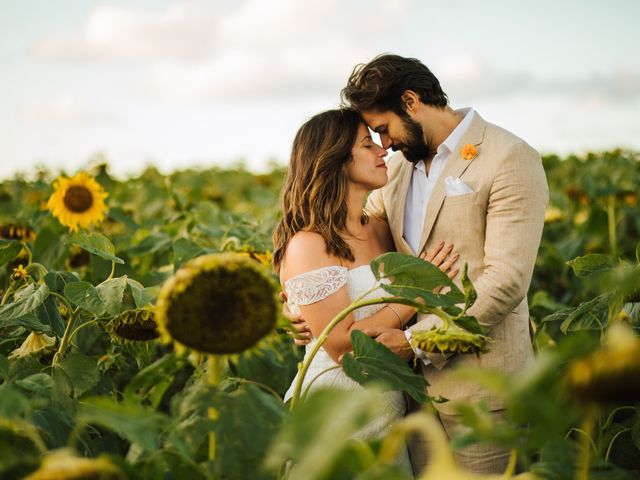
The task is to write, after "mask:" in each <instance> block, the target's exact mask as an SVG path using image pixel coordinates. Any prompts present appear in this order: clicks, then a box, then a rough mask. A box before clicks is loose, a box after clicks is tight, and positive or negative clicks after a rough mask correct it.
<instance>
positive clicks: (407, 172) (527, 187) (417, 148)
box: [342, 55, 548, 473]
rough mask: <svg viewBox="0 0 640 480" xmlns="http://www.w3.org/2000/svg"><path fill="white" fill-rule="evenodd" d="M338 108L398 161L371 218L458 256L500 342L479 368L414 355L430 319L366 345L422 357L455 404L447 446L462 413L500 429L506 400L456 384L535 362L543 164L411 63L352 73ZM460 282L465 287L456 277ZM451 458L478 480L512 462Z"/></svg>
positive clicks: (379, 63)
mask: <svg viewBox="0 0 640 480" xmlns="http://www.w3.org/2000/svg"><path fill="white" fill-rule="evenodd" d="M342 97H343V100H344V102H345V103H346V104H347V105H348V106H349V107H351V108H354V109H356V110H358V111H359V112H360V113H361V115H362V118H363V119H364V121H365V122H366V123H367V125H368V126H369V128H371V130H373V131H375V132H377V133H378V134H379V135H380V139H381V141H382V146H383V147H385V148H391V149H392V150H395V151H397V153H396V154H394V155H393V156H392V157H391V158H390V159H389V161H388V165H387V166H388V169H389V170H388V174H389V181H388V183H387V185H386V186H385V187H383V188H382V189H380V190H377V191H375V192H373V193H372V194H371V196H370V197H369V200H368V204H367V209H368V211H369V212H370V213H371V214H373V215H376V216H378V217H379V218H382V219H384V220H387V221H388V223H389V226H390V229H391V232H392V235H393V239H394V242H395V245H396V248H397V250H398V251H400V252H404V253H409V254H415V255H417V254H420V253H421V252H424V251H432V250H434V249H435V248H436V246H437V244H438V243H439V242H441V241H442V240H444V241H445V242H447V243H453V244H455V250H456V251H457V252H458V253H459V255H460V261H461V262H467V263H468V265H469V277H470V279H471V281H472V282H473V284H474V286H475V288H476V290H477V293H478V299H477V301H476V303H475V304H474V305H473V307H471V308H470V309H469V314H470V315H473V316H475V317H476V318H477V319H478V321H479V322H480V323H481V324H482V325H484V326H486V327H489V328H490V332H489V335H490V336H491V337H492V338H493V339H494V340H495V342H494V343H491V345H490V351H489V352H488V353H486V354H483V355H480V356H479V357H477V356H476V355H475V354H461V355H455V356H452V357H448V358H447V357H445V356H443V355H440V354H433V353H426V352H422V351H416V352H413V351H412V349H411V346H410V344H409V339H410V336H411V332H415V331H418V330H424V329H430V328H432V326H434V325H435V324H436V323H437V320H435V319H434V318H431V317H432V316H428V315H420V316H418V319H417V321H416V323H415V324H414V325H413V326H412V327H410V328H409V329H408V331H407V332H403V331H401V330H387V331H377V332H369V333H370V334H371V335H372V336H376V339H377V340H378V341H380V342H381V343H383V344H384V345H386V346H387V347H388V348H390V349H391V350H393V351H394V352H395V353H396V354H398V355H400V356H401V357H403V358H407V359H409V358H411V357H412V356H413V355H414V353H415V355H416V356H418V358H420V359H421V360H422V364H423V365H422V372H423V374H424V376H425V377H426V378H427V380H428V381H429V383H430V387H429V394H430V395H432V396H438V395H441V396H443V397H445V398H447V399H449V402H446V403H442V404H437V405H436V408H437V410H438V415H439V417H440V420H441V422H442V424H443V426H444V428H445V431H446V432H447V434H448V435H449V436H451V434H452V433H453V431H454V430H455V428H456V425H457V424H458V417H457V415H456V407H455V405H456V403H459V402H477V401H484V402H485V403H486V404H487V405H488V407H489V409H490V410H491V411H492V415H493V416H494V419H495V420H496V421H499V420H500V419H501V418H502V410H503V409H504V405H503V402H502V401H501V400H500V399H499V398H497V397H496V396H493V395H491V394H490V393H489V392H487V391H486V390H484V389H482V388H480V387H479V386H477V385H475V384H473V383H462V382H460V381H457V380H452V379H451V378H450V375H451V373H452V372H453V371H454V370H456V369H457V368H459V367H467V366H471V367H474V366H481V367H484V368H491V369H497V370H500V371H503V372H517V371H519V370H521V369H522V368H523V366H524V365H525V363H526V362H527V361H528V360H530V359H531V357H532V356H533V350H532V346H531V339H530V336H529V314H528V306H527V299H526V294H527V290H528V288H529V283H530V281H531V275H532V272H533V266H534V263H535V259H536V255H537V251H538V247H539V244H540V238H541V235H542V227H543V224H544V209H545V206H546V204H547V201H548V188H547V183H546V178H545V174H544V170H543V168H542V163H541V160H540V155H539V154H538V153H537V152H536V151H535V150H534V149H533V148H531V147H530V146H529V145H527V144H526V143H525V142H524V141H523V140H521V139H520V138H518V137H516V136H515V135H513V134H512V133H510V132H508V131H506V130H504V129H502V128H500V127H497V126H495V125H492V124H490V123H487V122H486V121H485V120H484V119H482V117H480V115H479V114H478V113H476V112H475V111H474V110H472V109H463V110H457V111H455V110H453V109H452V108H451V107H450V106H449V104H448V98H447V96H446V95H445V93H444V92H443V91H442V89H441V87H440V83H439V82H438V80H437V78H436V77H435V76H434V75H433V74H432V73H431V71H430V70H429V69H428V68H427V67H426V66H424V65H423V64H422V63H421V62H419V61H418V60H416V59H412V58H404V57H400V56H397V55H381V56H378V57H376V58H375V59H373V60H372V61H371V62H369V63H368V64H366V65H360V66H358V67H356V68H355V69H354V71H353V73H352V75H351V77H350V78H349V81H348V83H347V86H346V87H345V88H344V89H343V91H342ZM454 281H456V282H457V283H458V284H460V275H458V278H456V279H455V280H454ZM410 451H411V460H412V463H413V464H414V470H416V471H420V470H421V469H422V466H423V465H424V463H425V462H426V453H427V452H426V448H425V446H424V445H421V444H420V442H419V441H417V442H414V445H410ZM456 456H457V458H458V461H459V463H460V464H461V466H462V467H463V468H465V469H467V470H470V471H474V472H482V473H500V472H502V471H504V468H505V467H506V464H507V461H508V451H506V450H505V449H504V448H502V447H499V446H492V445H474V446H471V447H467V448H465V449H462V450H459V451H457V452H456Z"/></svg>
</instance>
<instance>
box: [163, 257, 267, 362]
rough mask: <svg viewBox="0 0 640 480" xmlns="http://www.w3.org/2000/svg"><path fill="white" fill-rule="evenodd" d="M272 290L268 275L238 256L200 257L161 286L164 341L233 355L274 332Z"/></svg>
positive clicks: (201, 350) (246, 258)
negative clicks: (167, 340)
mask: <svg viewBox="0 0 640 480" xmlns="http://www.w3.org/2000/svg"><path fill="white" fill-rule="evenodd" d="M277 312H278V307H277V300H276V290H275V286H274V284H273V281H272V280H271V278H270V277H269V274H268V273H267V271H266V269H265V268H264V267H263V266H262V265H260V264H259V263H258V262H256V261H254V260H252V259H250V258H248V257H246V256H243V255H240V254H237V253H221V254H209V255H203V256H200V257H198V258H196V259H194V260H192V261H190V262H188V263H187V264H185V265H184V266H183V267H182V268H181V269H180V270H178V271H177V272H176V274H175V275H174V276H173V277H171V278H170V279H169V280H167V282H166V283H165V284H164V286H163V288H162V291H161V293H160V296H159V299H158V304H157V312H156V313H157V320H158V325H159V328H160V331H161V333H162V334H163V337H164V338H165V339H173V340H174V341H175V342H177V344H178V345H184V346H187V347H190V348H193V349H194V350H197V351H199V352H203V353H213V354H233V353H240V352H243V351H244V350H247V349H249V348H251V347H252V346H254V345H255V344H256V343H257V342H258V341H259V340H260V339H261V338H263V337H264V336H266V335H267V334H268V333H269V332H271V331H272V330H273V328H274V327H275V324H276V319H277Z"/></svg>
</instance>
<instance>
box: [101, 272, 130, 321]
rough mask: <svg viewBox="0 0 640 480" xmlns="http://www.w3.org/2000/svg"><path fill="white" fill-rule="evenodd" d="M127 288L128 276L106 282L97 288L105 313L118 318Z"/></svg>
mask: <svg viewBox="0 0 640 480" xmlns="http://www.w3.org/2000/svg"><path fill="white" fill-rule="evenodd" d="M126 287H127V276H126V275H125V276H122V277H118V278H111V279H109V280H105V281H104V282H102V283H101V284H100V285H98V286H97V287H96V291H97V292H98V296H99V297H100V298H101V299H102V304H103V308H104V312H105V313H106V314H107V315H110V316H116V315H118V314H119V313H120V312H121V311H122V298H123V295H124V289H125V288H126Z"/></svg>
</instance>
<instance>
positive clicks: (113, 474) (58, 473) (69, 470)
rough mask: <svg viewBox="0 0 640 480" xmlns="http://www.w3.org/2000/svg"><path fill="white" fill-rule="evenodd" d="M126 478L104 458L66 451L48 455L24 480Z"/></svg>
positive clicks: (104, 479) (101, 479) (109, 479)
mask: <svg viewBox="0 0 640 480" xmlns="http://www.w3.org/2000/svg"><path fill="white" fill-rule="evenodd" d="M125 478H126V477H125V475H124V474H123V473H122V472H121V471H120V469H119V468H118V467H116V466H115V465H114V464H113V463H111V462H110V461H109V460H107V459H106V458H104V457H102V458H82V457H76V456H75V455H74V454H73V453H71V451H70V450H68V449H62V450H56V451H54V452H52V453H50V454H48V455H47V456H46V457H45V458H44V460H43V461H42V464H41V465H40V468H38V470H36V471H35V472H33V473H32V474H31V475H29V476H28V477H26V479H25V480H91V479H100V480H124V479H125Z"/></svg>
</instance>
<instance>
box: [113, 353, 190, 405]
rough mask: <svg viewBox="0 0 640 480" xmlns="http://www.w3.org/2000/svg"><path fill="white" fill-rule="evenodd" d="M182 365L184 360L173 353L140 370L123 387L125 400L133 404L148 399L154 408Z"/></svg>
mask: <svg viewBox="0 0 640 480" xmlns="http://www.w3.org/2000/svg"><path fill="white" fill-rule="evenodd" d="M183 366H184V362H183V361H182V360H181V359H179V358H177V357H176V356H175V355H165V356H164V357H162V358H160V359H159V360H156V361H155V362H154V363H152V364H151V365H149V366H148V367H146V368H143V369H142V370H140V371H139V372H138V373H137V374H136V376H135V377H133V378H132V379H131V380H130V381H129V383H128V384H127V387H126V388H125V389H124V392H123V398H124V400H125V402H127V403H130V404H134V403H136V402H140V400H145V401H148V403H149V405H150V406H151V407H153V408H156V407H157V406H158V404H159V403H160V400H162V396H163V395H164V393H165V392H166V391H167V388H169V386H170V385H171V383H172V382H173V379H174V376H175V374H176V373H177V372H178V371H179V370H180V369H181V368H182V367H183Z"/></svg>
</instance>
